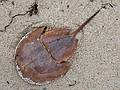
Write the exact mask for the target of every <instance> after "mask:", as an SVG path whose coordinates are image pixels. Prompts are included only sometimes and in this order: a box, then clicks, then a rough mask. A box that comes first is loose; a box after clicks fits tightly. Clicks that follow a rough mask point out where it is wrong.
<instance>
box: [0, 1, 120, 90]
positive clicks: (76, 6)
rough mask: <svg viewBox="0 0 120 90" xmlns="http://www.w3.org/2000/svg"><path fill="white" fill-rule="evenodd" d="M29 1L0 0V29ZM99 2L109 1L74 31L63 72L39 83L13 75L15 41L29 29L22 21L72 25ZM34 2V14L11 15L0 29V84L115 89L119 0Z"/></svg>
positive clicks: (119, 84) (7, 87) (119, 82)
mask: <svg viewBox="0 0 120 90" xmlns="http://www.w3.org/2000/svg"><path fill="white" fill-rule="evenodd" d="M91 1H92V2H91ZM34 2H35V1H34V0H0V30H4V28H5V26H6V25H8V23H9V22H10V21H11V18H12V17H13V16H14V15H17V14H24V13H25V12H26V11H27V10H29V8H30V7H31V5H32V4H33V3H34ZM105 3H111V5H108V6H106V9H102V10H101V11H100V13H99V14H98V15H97V16H96V17H95V18H94V19H93V20H92V21H91V22H90V23H89V24H88V25H87V26H86V27H85V28H84V34H83V33H81V32H80V33H79V34H78V35H77V38H78V39H79V43H78V48H77V51H76V54H75V55H74V57H73V58H72V59H71V61H72V62H71V63H72V66H71V67H70V70H69V71H68V72H67V74H66V75H65V76H64V77H62V78H60V79H58V80H56V81H54V82H52V83H50V84H46V85H41V86H36V85H30V84H28V83H26V82H24V81H23V80H22V79H21V78H20V77H19V75H18V73H17V71H16V67H15V59H14V55H15V47H16V45H17V43H18V42H19V40H20V38H22V36H24V35H25V33H26V32H28V31H30V30H28V29H29V28H27V27H30V25H31V24H34V25H48V26H49V25H51V26H58V27H69V28H71V31H74V30H75V29H76V28H77V27H78V24H79V25H80V24H81V23H82V22H84V21H85V20H86V19H87V18H88V17H90V16H91V15H93V13H95V12H96V11H97V10H98V9H99V8H100V7H101V5H102V4H105ZM37 4H38V10H39V13H38V15H32V16H29V15H28V14H26V15H20V16H16V17H15V18H13V21H12V23H11V24H10V25H9V26H8V27H6V32H0V90H120V0H37ZM36 23H37V24H36ZM26 28H27V29H26Z"/></svg>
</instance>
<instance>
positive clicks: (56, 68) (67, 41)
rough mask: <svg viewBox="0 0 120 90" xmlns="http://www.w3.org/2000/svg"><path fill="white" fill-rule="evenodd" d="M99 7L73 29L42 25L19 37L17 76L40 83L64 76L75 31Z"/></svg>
mask: <svg viewBox="0 0 120 90" xmlns="http://www.w3.org/2000/svg"><path fill="white" fill-rule="evenodd" d="M100 10H101V9H99V10H98V11H97V12H96V13H94V14H93V15H92V16H91V17H90V18H88V19H87V20H86V21H85V22H84V23H83V24H82V25H80V26H79V27H78V29H77V30H75V31H74V32H70V30H69V29H66V28H57V27H47V26H42V27H37V28H35V29H34V30H33V31H32V32H30V33H28V34H27V35H26V36H25V37H23V39H22V40H21V41H20V42H19V44H18V45H17V48H16V54H15V61H16V64H17V69H18V72H19V73H20V72H21V74H20V76H21V77H22V78H23V79H24V80H26V81H28V83H31V84H40V83H43V82H46V81H51V80H55V79H56V78H58V77H60V76H63V75H65V74H66V72H67V71H68V70H69V68H70V64H69V62H68V60H69V58H70V57H71V56H73V53H74V52H75V50H76V48H77V43H78V39H76V35H77V33H78V32H80V30H82V29H83V27H84V26H85V25H86V24H87V23H88V22H89V21H90V20H92V19H93V17H94V16H95V15H97V14H98V13H99V12H100ZM46 29H47V31H46ZM29 81H31V82H29Z"/></svg>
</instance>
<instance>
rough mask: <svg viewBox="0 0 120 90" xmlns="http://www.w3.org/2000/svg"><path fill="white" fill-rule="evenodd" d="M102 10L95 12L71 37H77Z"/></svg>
mask: <svg viewBox="0 0 120 90" xmlns="http://www.w3.org/2000/svg"><path fill="white" fill-rule="evenodd" d="M101 9H102V8H100V9H99V10H98V11H97V12H95V13H94V14H93V15H92V16H91V17H90V18H88V19H87V20H86V21H85V22H84V23H82V25H80V26H79V27H78V28H77V30H75V31H74V32H72V33H71V35H73V36H74V37H75V36H76V35H77V33H78V32H80V31H81V30H82V29H83V28H84V27H85V26H86V25H87V24H88V23H89V22H90V21H91V20H92V19H93V18H94V17H95V16H96V15H97V14H98V13H99V12H100V10H101Z"/></svg>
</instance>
